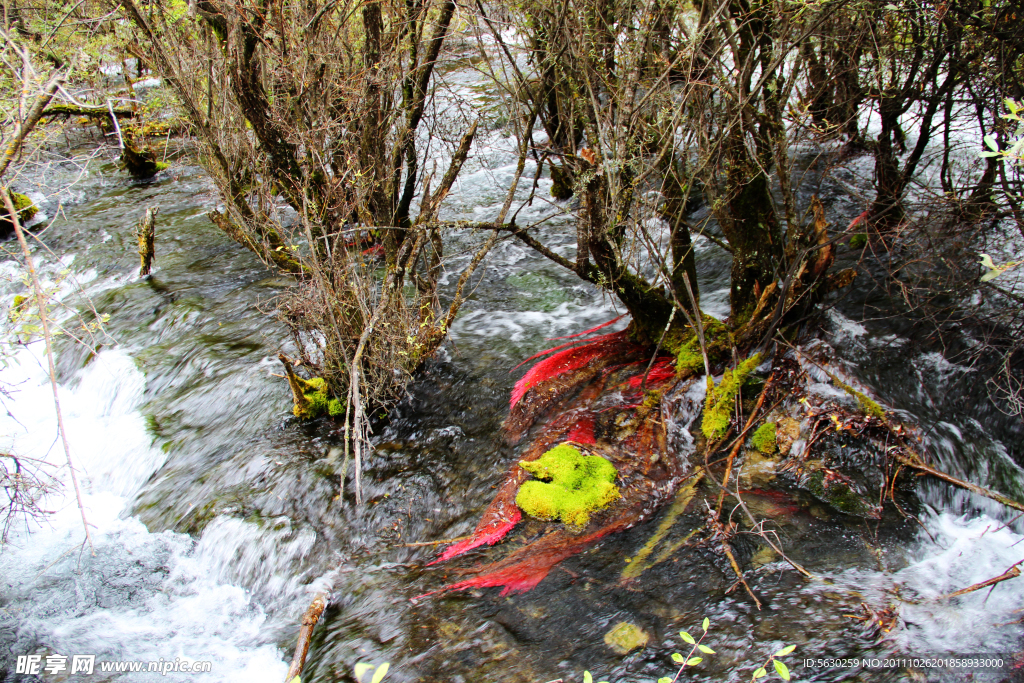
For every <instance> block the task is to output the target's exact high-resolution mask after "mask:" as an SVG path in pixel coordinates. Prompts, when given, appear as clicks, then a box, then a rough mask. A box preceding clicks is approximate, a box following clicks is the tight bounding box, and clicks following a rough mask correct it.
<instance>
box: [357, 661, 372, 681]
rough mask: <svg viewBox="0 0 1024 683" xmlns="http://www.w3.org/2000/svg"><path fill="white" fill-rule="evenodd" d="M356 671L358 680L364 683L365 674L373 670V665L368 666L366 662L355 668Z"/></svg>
mask: <svg viewBox="0 0 1024 683" xmlns="http://www.w3.org/2000/svg"><path fill="white" fill-rule="evenodd" d="M353 668H354V669H355V670H356V680H357V681H362V680H363V674H365V673H366V672H367V671H369V670H370V669H372V668H373V664H367V663H366V662H359V663H358V664H356V665H355V666H354V667H353Z"/></svg>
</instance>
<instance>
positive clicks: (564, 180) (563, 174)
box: [551, 164, 573, 200]
mask: <svg viewBox="0 0 1024 683" xmlns="http://www.w3.org/2000/svg"><path fill="white" fill-rule="evenodd" d="M572 195H573V190H572V175H571V174H570V173H569V172H568V171H566V170H565V169H564V168H562V167H561V166H556V165H554V164H551V196H552V197H554V198H555V199H559V200H565V199H569V198H570V197H572Z"/></svg>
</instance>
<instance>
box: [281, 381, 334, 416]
mask: <svg viewBox="0 0 1024 683" xmlns="http://www.w3.org/2000/svg"><path fill="white" fill-rule="evenodd" d="M295 379H297V380H298V381H299V386H300V387H301V388H302V398H303V399H305V400H304V401H303V403H304V404H305V405H299V403H296V404H295V405H294V406H293V407H292V412H293V413H294V414H295V417H297V418H299V419H300V420H312V419H313V418H317V417H320V416H321V415H323V414H324V413H327V414H328V415H341V414H343V413H344V412H345V404H344V403H343V402H342V401H340V400H339V399H336V398H330V396H328V394H327V382H326V381H324V378H323V377H314V378H313V379H302V378H300V377H296V378H295Z"/></svg>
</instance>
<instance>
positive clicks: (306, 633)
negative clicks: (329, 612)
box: [284, 593, 327, 683]
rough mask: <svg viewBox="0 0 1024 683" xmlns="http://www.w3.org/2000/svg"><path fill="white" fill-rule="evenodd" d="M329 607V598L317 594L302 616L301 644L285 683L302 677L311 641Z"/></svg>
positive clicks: (298, 644)
mask: <svg viewBox="0 0 1024 683" xmlns="http://www.w3.org/2000/svg"><path fill="white" fill-rule="evenodd" d="M326 607H327V598H326V597H325V596H324V594H323V593H317V595H316V597H315V598H313V602H311V603H309V607H308V608H306V611H305V612H304V613H303V614H302V627H301V628H300V629H299V642H298V643H296V644H295V654H294V655H293V656H292V663H291V666H289V667H288V675H287V676H285V679H284V680H285V683H288V682H289V681H292V680H294V679H295V677H296V676H300V675H302V668H303V667H304V666H306V655H307V654H309V640H310V638H312V636H313V629H314V628H316V624H317V622H318V621H320V616H321V615H322V614H323V613H324V609H326Z"/></svg>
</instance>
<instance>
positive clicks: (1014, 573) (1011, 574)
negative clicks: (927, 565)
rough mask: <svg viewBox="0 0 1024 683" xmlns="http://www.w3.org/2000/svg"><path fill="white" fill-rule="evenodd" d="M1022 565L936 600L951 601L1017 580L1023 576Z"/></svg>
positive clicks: (1014, 566)
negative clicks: (1001, 583)
mask: <svg viewBox="0 0 1024 683" xmlns="http://www.w3.org/2000/svg"><path fill="white" fill-rule="evenodd" d="M1021 563H1024V560H1021V561H1020V562H1018V563H1017V564H1015V565H1013V566H1012V567H1010V568H1009V569H1007V570H1006V571H1005V572H1003V573H1002V574H1000V575H999V576H994V577H992V578H991V579H986V580H985V581H981V582H979V583H976V584H974V585H973V586H968V587H967V588H961V589H960V590H958V591H953V592H952V593H948V594H947V595H942V596H939V597H937V598H935V599H936V600H949V599H950V598H957V597H960V596H961V595H967V594H968V593H973V592H974V591H977V590H981V589H982V588H988V587H989V586H995V585H996V584H997V583H1000V582H1002V581H1006V580H1008V579H1015V578H1017V577H1018V576H1020V575H1021V571H1020V567H1019V566H1018V565H1020V564H1021Z"/></svg>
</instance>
